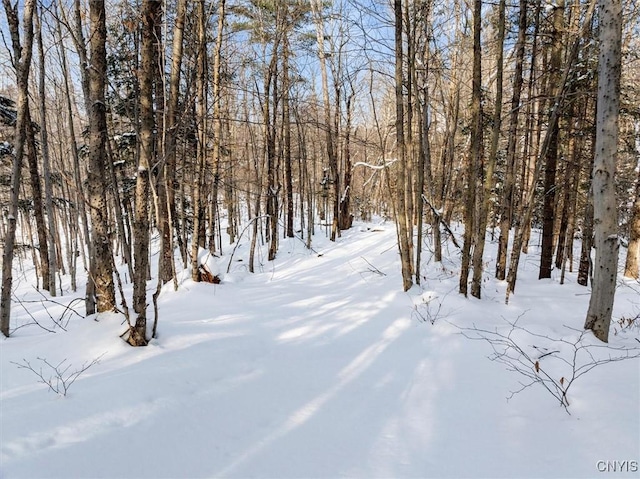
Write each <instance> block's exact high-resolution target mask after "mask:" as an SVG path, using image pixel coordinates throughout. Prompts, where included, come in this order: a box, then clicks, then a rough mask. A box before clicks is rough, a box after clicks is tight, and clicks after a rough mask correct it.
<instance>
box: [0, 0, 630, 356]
mask: <svg viewBox="0 0 640 479" xmlns="http://www.w3.org/2000/svg"><path fill="white" fill-rule="evenodd" d="M614 4H615V5H616V8H617V10H616V12H613V13H611V18H608V17H607V18H606V19H605V17H604V15H605V13H604V12H600V11H597V10H596V1H595V0H592V1H588V2H585V1H578V0H576V1H573V2H571V1H569V2H565V1H562V2H546V1H542V0H539V1H533V0H522V1H520V2H519V3H517V4H516V3H513V4H507V2H506V0H504V1H499V2H497V3H495V4H494V3H488V2H485V3H484V4H483V2H481V1H480V0H478V1H475V2H473V5H471V2H462V1H452V2H441V1H434V0H428V1H427V0H424V1H405V2H402V1H399V0H398V1H394V2H393V4H391V3H389V2H387V3H385V2H376V1H370V2H360V1H356V0H349V1H347V0H344V1H339V2H322V1H320V0H310V1H293V0H291V1H289V0H280V1H258V0H255V1H254V0H249V1H238V2H233V1H229V2H227V1H219V2H208V1H205V0H202V1H194V2H187V1H184V0H183V1H177V2H161V1H143V2H131V1H129V2H128V1H121V2H116V1H113V2H96V1H91V2H88V5H87V4H86V3H85V2H82V1H80V0H75V1H73V2H70V1H66V2H65V1H51V2H42V1H40V2H38V1H25V2H24V3H23V2H16V3H14V4H12V2H10V1H9V0H4V13H5V17H6V20H5V24H4V26H3V38H4V39H5V48H4V49H3V53H2V69H3V81H2V85H0V87H1V90H0V92H1V95H2V96H1V97H0V98H1V104H0V105H1V108H2V110H0V111H1V112H2V117H1V118H2V124H3V126H2V130H1V132H0V134H1V135H2V137H1V140H2V143H1V144H2V150H0V151H1V152H2V166H1V168H2V170H1V171H0V172H1V181H0V183H1V185H2V190H1V192H0V194H1V195H2V198H3V201H2V203H3V205H4V206H3V218H2V226H1V228H2V230H1V233H2V238H3V283H2V303H1V304H2V310H1V311H2V313H1V318H2V331H3V333H4V334H5V336H8V335H9V334H10V329H11V326H10V311H11V297H10V295H11V283H12V280H11V276H12V273H11V268H12V262H13V259H14V257H15V256H24V257H25V259H26V258H27V257H28V258H29V260H31V261H33V263H34V264H35V265H36V267H37V271H38V277H39V283H40V284H39V286H40V287H41V288H42V289H43V290H45V291H48V294H49V295H51V296H55V295H56V294H59V291H58V288H59V280H58V278H59V277H60V275H66V274H68V275H70V276H71V284H72V288H73V290H74V291H75V290H76V288H85V289H86V292H85V303H86V314H87V315H90V314H93V313H96V312H97V313H100V312H104V311H110V310H113V309H114V308H117V307H118V305H117V300H116V296H117V294H116V292H117V289H118V287H117V281H120V279H114V271H115V270H116V269H115V263H114V258H116V257H118V258H121V260H122V261H123V262H124V264H126V265H127V273H128V277H129V278H130V279H131V281H132V282H133V285H134V292H133V298H132V299H131V307H132V310H133V312H135V317H134V318H132V319H131V320H130V324H131V329H130V337H129V342H130V343H131V344H138V345H144V344H146V343H147V341H148V339H149V338H148V337H147V333H146V324H147V318H146V309H145V307H144V305H145V304H146V303H147V302H148V301H149V299H148V298H147V294H146V287H145V284H146V282H147V281H148V280H149V279H151V278H150V265H149V261H150V259H149V258H150V238H151V237H152V236H153V235H158V238H159V243H158V244H159V246H158V247H159V249H160V254H159V256H158V262H159V263H158V268H159V269H158V275H157V284H158V289H157V291H156V294H155V295H153V298H154V299H155V298H157V294H159V292H160V289H161V287H162V285H163V284H165V283H168V282H171V281H172V278H173V279H174V280H175V277H176V271H177V270H180V269H182V268H190V271H191V275H192V278H193V280H194V281H200V280H202V279H203V278H206V277H207V275H208V276H211V273H210V272H207V271H205V269H204V266H203V265H202V264H201V262H200V260H199V254H198V251H199V250H200V249H201V248H204V249H206V250H208V251H209V252H210V253H211V254H214V255H215V254H217V253H218V252H220V251H222V250H223V249H225V248H228V247H229V245H230V244H234V243H235V242H236V240H237V239H238V238H239V237H240V235H242V234H245V235H247V236H248V237H250V239H251V254H250V257H249V259H248V268H249V271H253V270H254V268H255V257H254V251H255V246H256V244H268V260H273V259H274V258H275V257H276V256H277V254H278V246H279V242H280V239H281V238H287V237H294V236H298V237H299V238H300V239H301V240H303V241H305V242H306V244H307V246H308V247H311V245H312V243H313V237H314V234H325V235H329V237H330V239H331V241H339V238H340V235H341V232H342V231H345V230H347V229H349V228H350V227H351V226H352V224H353V221H354V218H355V219H365V220H366V219H368V218H371V217H372V215H380V216H383V217H388V218H392V219H393V220H394V221H395V223H396V225H397V230H398V248H399V253H400V266H401V269H402V287H403V289H404V290H405V291H406V290H408V289H409V288H410V287H411V286H412V284H414V283H415V284H420V282H421V280H422V275H421V265H422V263H423V262H424V261H425V255H429V256H432V257H433V260H434V261H436V262H437V261H441V259H442V255H443V254H451V250H450V249H449V248H444V249H446V250H447V252H446V253H443V244H446V243H448V242H452V243H453V247H454V248H455V250H456V251H455V253H454V254H460V255H461V258H462V263H461V270H460V275H459V276H460V287H459V292H460V293H461V294H463V295H465V296H466V295H467V294H471V295H472V296H475V297H477V298H480V297H481V290H482V285H481V278H482V274H483V272H484V266H483V265H484V263H483V251H484V245H485V237H486V235H487V232H490V235H491V238H492V239H495V238H497V241H498V244H499V250H498V258H497V262H496V267H495V272H492V274H495V277H496V278H497V279H499V280H506V281H507V282H508V288H507V294H506V301H508V300H509V295H510V294H512V293H513V292H515V286H516V280H517V273H518V263H519V259H520V257H521V254H522V253H527V249H528V241H529V237H530V235H531V230H532V229H535V228H539V229H541V231H542V243H541V248H540V270H539V277H540V278H541V279H542V278H549V277H550V276H551V272H552V270H554V269H556V270H561V271H562V274H563V275H564V272H565V271H569V272H573V270H574V269H577V270H578V282H579V283H580V284H582V285H585V286H587V284H588V283H589V281H590V280H591V281H592V282H593V283H594V285H595V286H596V291H597V295H599V296H598V298H597V299H596V300H594V301H593V303H594V304H593V308H592V309H590V312H589V318H590V319H588V320H587V327H592V328H593V325H594V324H600V326H597V327H596V328H595V329H594V331H596V332H597V334H598V337H600V338H601V339H603V340H605V341H606V338H607V330H608V322H609V320H610V309H611V308H610V306H606V304H607V299H605V298H606V297H609V298H610V300H609V304H610V303H611V301H612V298H613V290H612V285H613V284H614V281H612V280H611V278H612V271H616V268H617V253H616V251H617V248H618V244H619V243H620V244H622V245H623V247H624V248H625V249H626V252H627V253H626V256H625V257H626V263H625V268H624V275H625V276H627V277H630V278H636V279H637V278H638V244H639V241H640V239H639V238H640V195H639V192H640V186H639V182H638V158H639V156H640V116H639V115H640V106H639V104H638V103H639V102H640V95H639V94H638V85H637V82H636V81H635V79H637V75H638V68H639V59H638V51H640V50H639V48H638V44H637V42H638V38H639V35H638V34H639V31H638V28H639V27H638V15H639V8H638V5H637V4H636V2H632V1H627V2H614ZM618 7H619V8H618ZM605 10H606V9H605ZM605 21H606V22H612V24H611V25H609V23H605ZM605 27H606V28H605ZM608 30H611V31H612V33H608ZM598 55H608V56H607V58H609V56H611V58H615V62H613V63H612V62H610V61H609V60H607V64H606V65H607V66H605V67H602V68H606V69H609V70H611V72H612V74H611V75H609V74H608V73H607V75H608V76H604V73H603V71H602V70H599V69H598ZM599 81H600V82H602V85H601V86H600V88H601V89H603V92H602V93H601V96H599V93H598V91H599V90H598V88H599V87H598V82H599ZM605 82H607V83H605ZM605 90H606V91H605ZM604 101H606V102H611V103H610V106H601V105H600V104H599V102H604ZM607 104H608V103H607ZM596 112H598V113H600V114H601V115H602V118H599V117H597V115H596ZM614 113H615V115H614ZM599 121H600V122H602V124H603V125H608V129H606V130H604V129H603V130H598V122H599ZM598 132H601V133H602V134H601V135H600V136H599V133H598ZM599 138H600V139H599ZM598 141H600V142H601V146H602V148H603V149H599V148H598ZM601 152H602V154H601V155H600V153H601ZM605 170H606V171H605ZM599 171H603V174H602V175H600V174H595V173H597V172H599ZM605 220H608V221H605ZM454 222H456V223H461V224H463V225H464V234H463V237H462V238H461V241H456V238H455V236H454V235H453V234H452V231H451V225H452V223H454ZM223 229H224V232H223ZM245 230H246V231H245ZM223 233H224V234H223ZM594 233H595V234H594ZM426 236H430V237H431V238H432V241H433V248H432V251H428V252H425V251H423V238H425V237H426ZM614 237H615V238H614ZM575 238H580V239H581V240H582V247H581V253H580V256H579V257H576V258H574V256H573V243H574V240H575ZM599 241H600V242H601V243H598V242H599ZM594 247H595V249H596V251H599V252H601V254H600V255H597V256H596V267H595V268H594V267H593V264H592V261H591V257H592V249H593V248H594ZM605 250H607V251H608V253H606V254H605ZM174 251H178V252H179V259H178V260H177V261H176V260H175V259H174V255H173V252H174ZM79 269H80V270H83V271H87V272H88V273H89V274H88V276H87V277H88V278H89V279H88V281H87V283H86V285H84V284H82V285H78V284H76V283H77V282H76V276H77V272H78V270H79ZM603 269H606V270H607V273H603V274H602V275H600V272H601V271H603ZM594 270H595V274H594ZM590 278H591V279H590ZM209 280H211V278H209ZM607 284H608V285H609V286H607ZM175 286H176V287H177V284H176V285H175ZM601 287H602V288H603V289H604V290H605V291H600V289H601ZM594 296H595V295H594ZM126 310H127V311H128V308H126ZM607 310H609V313H607V312H606V311H607ZM125 314H126V315H127V318H128V319H129V313H128V312H126V313H125ZM607 314H608V316H607ZM605 324H606V326H603V325H605Z"/></svg>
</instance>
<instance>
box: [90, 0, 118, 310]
mask: <svg viewBox="0 0 640 479" xmlns="http://www.w3.org/2000/svg"><path fill="white" fill-rule="evenodd" d="M89 8H90V18H91V35H90V36H89V38H90V42H91V65H88V66H87V69H88V77H89V95H90V100H89V103H90V106H91V109H90V111H89V141H88V146H89V153H88V156H89V165H88V172H87V175H88V177H87V201H88V204H89V210H90V211H89V214H90V216H91V247H92V250H93V254H92V255H90V258H91V263H92V266H91V268H90V269H91V275H92V276H93V282H94V284H95V297H96V311H97V312H98V313H101V312H104V311H111V310H112V309H113V308H114V307H115V289H114V282H113V257H112V252H111V238H109V222H108V208H107V194H106V185H105V179H106V178H107V168H106V161H107V116H106V105H105V97H104V91H105V82H106V78H107V51H106V40H107V27H106V23H105V5H104V0H91V1H90V2H89ZM89 304H90V303H89ZM87 314H91V311H87Z"/></svg>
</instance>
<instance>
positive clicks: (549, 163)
mask: <svg viewBox="0 0 640 479" xmlns="http://www.w3.org/2000/svg"><path fill="white" fill-rule="evenodd" d="M553 9H554V10H553V30H552V33H551V45H552V47H551V48H552V51H551V61H550V65H549V66H550V68H551V78H550V81H549V86H550V88H549V89H550V93H551V94H553V89H554V88H555V87H556V85H557V84H558V81H559V80H560V76H561V71H560V70H561V67H562V52H563V42H562V37H563V35H562V31H563V29H564V1H559V2H556V3H555V4H554V7H553ZM551 98H553V97H551ZM549 129H550V131H549V132H547V135H549V147H548V148H547V150H546V154H545V167H544V168H545V173H544V210H543V216H544V219H543V224H542V252H541V254H540V272H539V275H538V279H543V278H551V269H552V263H553V226H554V220H555V206H556V199H557V198H558V195H557V194H556V169H557V163H558V136H559V134H560V126H559V121H554V122H549Z"/></svg>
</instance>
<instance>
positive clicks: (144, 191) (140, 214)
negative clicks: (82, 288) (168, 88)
mask: <svg viewBox="0 0 640 479" xmlns="http://www.w3.org/2000/svg"><path fill="white" fill-rule="evenodd" d="M160 6H161V2H160V1H159V0H144V2H143V3H142V48H141V52H140V54H141V62H140V63H141V71H140V100H139V101H140V158H139V162H138V175H137V180H136V200H135V225H134V229H133V234H134V237H135V241H134V245H135V246H134V261H135V270H134V281H133V307H134V310H135V312H136V313H137V317H136V322H135V325H134V327H133V328H132V330H131V332H130V335H129V344H131V345H132V346H146V345H147V335H146V331H147V291H146V285H147V270H148V268H149V191H150V184H149V182H150V178H149V174H150V171H151V165H152V164H154V163H155V151H154V146H155V138H154V130H155V112H154V105H153V101H154V93H153V85H154V78H155V76H156V75H157V74H158V68H157V64H158V63H157V51H158V50H157V48H156V36H155V34H154V33H155V31H156V25H158V23H159V22H160Z"/></svg>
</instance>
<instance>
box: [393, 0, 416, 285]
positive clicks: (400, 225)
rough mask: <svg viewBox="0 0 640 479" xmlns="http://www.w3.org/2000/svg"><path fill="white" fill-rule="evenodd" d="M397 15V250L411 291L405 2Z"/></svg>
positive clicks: (398, 5) (398, 2) (396, 1)
mask: <svg viewBox="0 0 640 479" xmlns="http://www.w3.org/2000/svg"><path fill="white" fill-rule="evenodd" d="M393 5H394V13H395V25H394V27H395V60H396V61H395V95H396V122H395V123H396V149H397V150H396V151H397V155H398V162H399V166H398V168H397V176H396V180H395V184H396V188H395V192H394V196H395V198H396V227H397V229H398V248H399V250H400V262H401V268H402V287H403V289H404V290H405V291H408V290H409V289H410V288H411V286H412V285H413V278H412V274H411V269H412V265H411V252H410V250H409V247H410V246H409V245H410V243H411V242H410V239H409V236H410V235H412V231H410V230H409V228H408V227H407V225H408V224H409V219H408V214H407V205H406V195H407V194H410V193H409V192H408V191H406V171H407V167H406V163H407V158H406V151H405V142H404V98H403V94H402V90H403V83H404V81H403V64H404V55H403V47H402V43H403V42H402V1H401V0H394V2H393Z"/></svg>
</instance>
